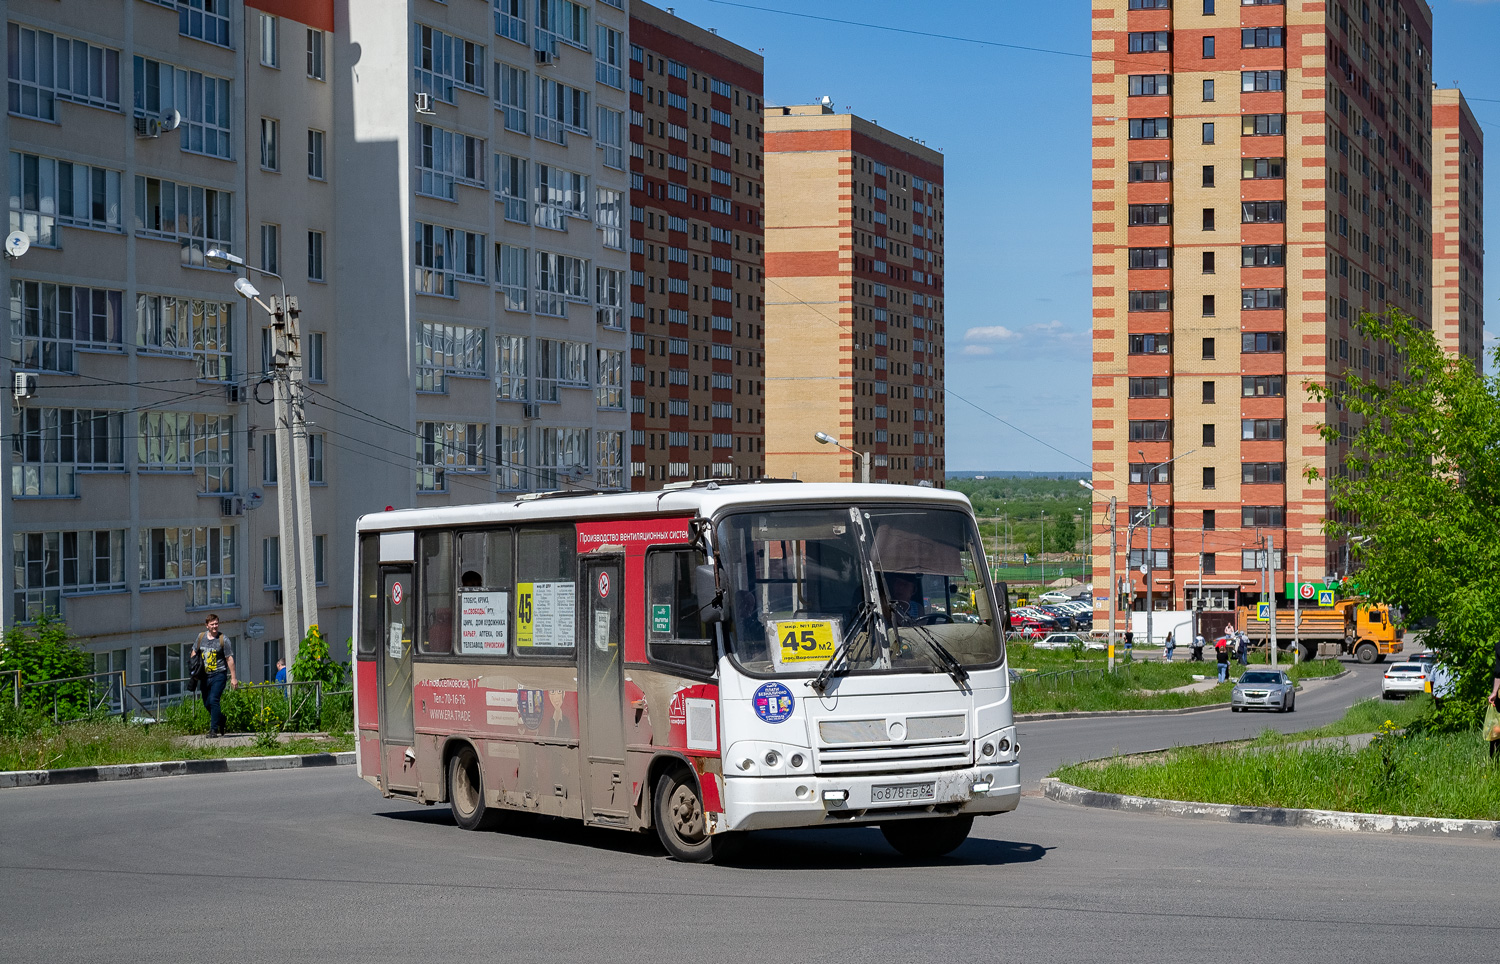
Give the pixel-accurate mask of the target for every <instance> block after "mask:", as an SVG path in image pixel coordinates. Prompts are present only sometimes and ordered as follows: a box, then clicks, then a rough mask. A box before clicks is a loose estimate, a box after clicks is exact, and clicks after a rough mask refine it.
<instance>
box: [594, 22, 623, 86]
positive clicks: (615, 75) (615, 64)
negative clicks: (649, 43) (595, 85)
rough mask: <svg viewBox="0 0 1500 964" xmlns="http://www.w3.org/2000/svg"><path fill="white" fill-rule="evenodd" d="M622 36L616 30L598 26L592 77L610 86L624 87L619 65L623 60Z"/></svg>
mask: <svg viewBox="0 0 1500 964" xmlns="http://www.w3.org/2000/svg"><path fill="white" fill-rule="evenodd" d="M623 39H624V38H622V37H621V36H620V32H619V31H618V30H611V29H609V28H608V27H600V28H599V31H598V41H599V42H598V45H597V46H596V47H595V49H594V79H595V80H597V81H598V82H599V83H601V84H607V85H609V86H610V87H618V88H620V89H622V90H623V89H624V84H623V83H622V82H621V71H620V67H621V65H622V60H623V50H622V49H621V44H622V41H623Z"/></svg>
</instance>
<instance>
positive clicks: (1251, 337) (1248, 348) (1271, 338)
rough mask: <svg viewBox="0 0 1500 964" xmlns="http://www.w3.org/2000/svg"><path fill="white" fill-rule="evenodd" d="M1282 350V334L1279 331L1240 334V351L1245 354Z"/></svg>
mask: <svg viewBox="0 0 1500 964" xmlns="http://www.w3.org/2000/svg"><path fill="white" fill-rule="evenodd" d="M1281 350H1282V334H1281V332H1279V331H1246V332H1241V333H1240V351H1241V352H1243V353H1245V354H1251V353H1260V352H1279V351H1281Z"/></svg>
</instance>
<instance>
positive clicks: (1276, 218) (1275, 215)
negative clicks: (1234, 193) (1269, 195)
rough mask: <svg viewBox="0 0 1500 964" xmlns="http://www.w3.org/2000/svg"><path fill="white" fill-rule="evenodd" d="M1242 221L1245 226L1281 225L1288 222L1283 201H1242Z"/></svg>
mask: <svg viewBox="0 0 1500 964" xmlns="http://www.w3.org/2000/svg"><path fill="white" fill-rule="evenodd" d="M1240 220H1241V221H1242V222H1243V223H1245V224H1280V223H1282V222H1284V221H1285V220H1286V205H1285V204H1284V203H1283V202H1281V201H1241V202H1240Z"/></svg>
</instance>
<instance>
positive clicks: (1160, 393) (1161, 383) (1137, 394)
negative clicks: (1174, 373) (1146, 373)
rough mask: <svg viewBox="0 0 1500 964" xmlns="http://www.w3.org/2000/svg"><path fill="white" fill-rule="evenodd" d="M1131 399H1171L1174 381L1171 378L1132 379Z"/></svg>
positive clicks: (1130, 386) (1130, 387)
mask: <svg viewBox="0 0 1500 964" xmlns="http://www.w3.org/2000/svg"><path fill="white" fill-rule="evenodd" d="M1129 389H1130V397H1131V398H1169V397H1171V394H1172V380H1171V379H1170V378H1165V377H1163V378H1156V377H1152V378H1132V379H1130V385H1129Z"/></svg>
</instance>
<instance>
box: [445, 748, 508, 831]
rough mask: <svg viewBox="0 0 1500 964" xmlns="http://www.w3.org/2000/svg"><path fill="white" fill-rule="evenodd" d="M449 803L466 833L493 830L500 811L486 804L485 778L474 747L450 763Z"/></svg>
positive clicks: (464, 750)
mask: <svg viewBox="0 0 1500 964" xmlns="http://www.w3.org/2000/svg"><path fill="white" fill-rule="evenodd" d="M448 802H449V804H450V805H451V806H452V809H453V822H454V823H456V824H458V825H459V827H461V828H463V829H464V830H492V829H494V828H495V826H496V825H497V824H498V823H499V822H500V812H499V811H497V810H495V809H493V808H492V807H489V806H487V805H486V804H485V802H484V777H483V776H482V775H481V773H480V770H479V757H478V756H477V755H475V753H474V750H473V748H471V747H467V746H466V747H464V748H463V749H461V750H459V751H458V752H457V753H455V754H453V757H452V759H450V760H449V761H448Z"/></svg>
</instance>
